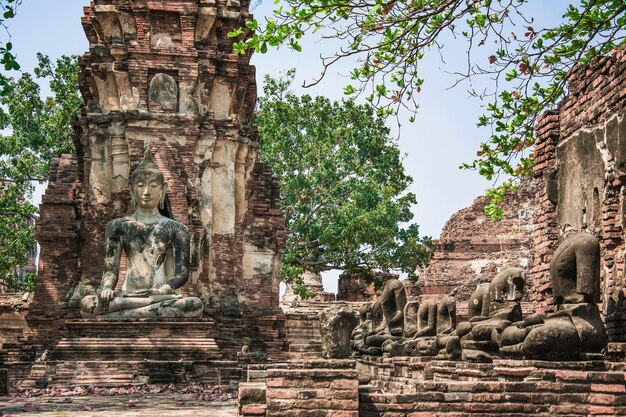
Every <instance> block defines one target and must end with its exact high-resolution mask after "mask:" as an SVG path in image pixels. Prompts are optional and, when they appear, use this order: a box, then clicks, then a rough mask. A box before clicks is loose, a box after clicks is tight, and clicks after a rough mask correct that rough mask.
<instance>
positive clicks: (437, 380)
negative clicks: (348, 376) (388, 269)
mask: <svg viewBox="0 0 626 417" xmlns="http://www.w3.org/2000/svg"><path fill="white" fill-rule="evenodd" d="M357 368H358V370H359V378H360V379H361V380H362V381H363V382H365V381H368V380H369V382H368V383H367V384H366V385H361V386H360V388H359V415H360V416H362V417H374V416H376V417H378V416H394V417H402V416H407V417H443V416H445V417H453V416H454V417H457V416H496V415H503V414H506V415H507V416H508V417H518V416H519V417H522V416H525V417H527V416H529V415H532V416H544V417H547V416H554V415H566V416H571V417H574V416H581V417H582V416H589V415H603V416H624V415H626V385H625V368H626V364H624V363H617V362H605V361H586V362H546V361H524V360H495V361H494V363H491V364H476V363H468V362H451V361H428V360H424V359H421V358H385V359H383V358H364V360H363V361H360V363H359V365H358V366H357Z"/></svg>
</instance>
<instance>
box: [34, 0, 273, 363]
mask: <svg viewBox="0 0 626 417" xmlns="http://www.w3.org/2000/svg"><path fill="white" fill-rule="evenodd" d="M248 6H249V3H248V2H247V1H244V2H239V1H236V0H228V1H226V0H223V1H222V0H220V1H217V2H215V1H205V0H176V1H174V0H171V1H151V0H140V1H130V0H99V1H95V2H94V1H92V2H91V5H90V6H88V7H86V8H85V16H84V17H83V19H82V23H83V26H84V28H85V33H86V35H87V38H88V39H89V43H90V49H89V52H87V53H86V54H85V55H83V56H82V57H81V58H80V61H79V63H80V66H81V69H82V72H81V75H80V79H79V81H80V90H81V93H82V95H83V98H84V100H85V103H86V105H85V106H84V107H83V108H82V110H81V112H80V115H79V118H78V121H77V123H76V124H75V130H76V135H75V137H74V142H75V145H76V149H77V157H76V159H74V160H72V161H73V162H72V164H73V165H72V168H71V170H69V168H68V169H65V170H64V171H59V172H67V173H66V174H63V175H65V177H61V176H59V175H56V177H55V176H53V178H52V179H51V181H50V186H49V191H48V192H47V195H48V194H49V193H52V194H51V195H54V196H56V195H60V194H63V196H64V198H65V200H63V201H62V202H61V201H60V202H54V203H52V202H50V201H49V200H50V198H52V197H50V198H48V200H46V197H44V204H43V206H42V210H41V213H42V221H41V224H40V227H39V234H38V237H39V241H40V243H41V242H42V240H43V243H42V250H43V253H42V258H41V268H42V269H41V271H42V272H41V273H40V281H39V283H38V286H37V290H36V292H35V301H34V302H33V310H32V311H31V313H30V315H29V316H30V318H31V320H35V321H37V320H38V321H40V322H41V321H42V320H44V318H45V319H48V318H49V319H50V320H58V319H62V318H72V317H75V315H76V311H77V306H78V303H79V302H80V300H81V298H82V297H83V296H84V295H85V294H89V293H91V292H93V291H94V290H95V289H96V288H97V287H98V286H99V284H100V280H101V277H102V272H103V261H104V257H103V238H104V230H105V225H106V224H107V222H108V221H110V220H111V219H113V218H117V217H123V216H127V215H129V214H131V213H132V211H133V206H132V204H131V199H130V195H129V189H128V182H129V174H130V172H132V171H133V169H134V168H135V167H136V165H137V164H138V163H139V161H140V160H141V159H142V158H143V155H144V153H145V152H146V151H149V152H150V153H151V154H152V155H153V157H154V160H155V162H156V164H157V165H158V166H159V168H160V169H161V171H162V172H164V173H165V175H164V176H165V182H166V183H167V187H168V193H167V196H166V202H165V208H164V209H163V211H162V214H163V215H166V216H168V217H171V218H173V219H174V220H176V221H178V222H181V223H183V224H184V225H186V226H187V228H188V229H189V232H190V235H191V274H190V279H189V281H188V283H187V284H186V285H185V286H184V287H183V288H182V293H183V294H184V295H193V296H197V297H199V298H200V299H201V300H202V301H203V302H204V303H205V311H204V316H205V318H207V317H208V318H213V319H214V320H215V322H216V323H217V329H218V330H217V331H218V332H219V334H217V335H215V337H216V340H217V341H218V344H220V346H224V348H225V353H227V354H228V355H234V353H235V352H236V351H237V350H240V349H241V346H242V345H243V340H244V337H246V336H249V337H251V338H254V340H255V341H256V342H255V344H254V346H250V348H251V349H256V350H258V351H264V352H268V353H271V354H272V355H275V354H278V353H279V352H281V351H282V349H283V341H282V338H284V334H283V333H284V331H283V323H284V317H283V316H282V315H281V314H282V313H281V312H280V310H279V308H278V271H279V270H280V258H281V255H282V251H283V247H284V239H285V234H284V219H283V216H282V213H281V211H280V208H279V206H278V201H279V189H278V185H277V183H276V182H275V181H274V180H273V179H272V174H271V171H270V170H269V168H267V167H266V166H263V165H262V164H260V163H258V162H257V153H258V141H257V133H256V131H255V130H254V129H252V128H250V127H249V126H248V123H249V121H250V117H251V114H252V111H253V109H254V106H255V101H256V81H255V70H254V67H253V66H251V65H250V64H249V60H250V54H246V55H236V54H233V53H232V43H233V42H234V41H236V40H237V39H232V38H229V37H227V36H226V33H228V32H229V31H231V30H232V29H234V28H235V27H239V26H242V25H243V24H244V22H245V20H246V19H249V18H250V15H249V13H248ZM249 35H250V34H249V33H246V34H244V35H242V36H244V37H245V36H249ZM63 161H64V160H62V164H63V163H65V164H68V163H69V162H63ZM70 171H71V172H70ZM70 174H71V175H70ZM70 177H71V178H70ZM66 178H70V179H71V181H70V180H69V179H66ZM67 181H70V183H71V187H69V188H68V187H66V186H65V182H67ZM60 187H61V188H62V187H65V188H67V190H66V191H67V192H65V191H60ZM65 188H64V189H65ZM54 198H57V199H58V198H60V197H54ZM52 204H55V205H54V207H53V206H52ZM46 239H48V240H50V241H55V242H56V246H54V245H53V244H52V243H51V244H47V243H46ZM60 241H62V242H63V243H62V244H60ZM124 265H125V262H124V259H122V273H121V274H120V275H121V277H123V275H124V274H123V269H124ZM122 285H123V279H120V280H119V282H118V286H119V287H121V286H122ZM62 306H65V307H66V310H62ZM48 330H49V331H50V332H51V333H56V335H51V337H43V336H44V335H43V334H42V332H43V331H44V330H43V328H42V327H41V326H40V327H39V330H38V332H39V334H38V335H37V337H36V339H37V340H38V343H39V344H41V345H45V344H47V343H48V342H50V341H52V340H53V339H54V340H58V338H59V327H58V326H50V327H49V328H48V329H47V330H46V331H48Z"/></svg>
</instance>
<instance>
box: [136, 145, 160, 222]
mask: <svg viewBox="0 0 626 417" xmlns="http://www.w3.org/2000/svg"><path fill="white" fill-rule="evenodd" d="M166 193H167V184H166V183H165V180H164V178H163V173H162V172H161V171H160V170H159V167H158V166H157V165H156V164H155V163H154V160H153V159H152V157H151V156H150V154H149V153H146V157H145V158H144V159H143V161H141V163H140V164H139V165H138V166H137V168H136V169H135V171H133V174H132V175H131V178H130V194H131V198H132V201H133V203H134V204H136V205H137V206H138V207H139V208H141V209H145V210H152V209H155V208H156V207H157V206H158V207H160V208H163V205H164V202H165V194H166Z"/></svg>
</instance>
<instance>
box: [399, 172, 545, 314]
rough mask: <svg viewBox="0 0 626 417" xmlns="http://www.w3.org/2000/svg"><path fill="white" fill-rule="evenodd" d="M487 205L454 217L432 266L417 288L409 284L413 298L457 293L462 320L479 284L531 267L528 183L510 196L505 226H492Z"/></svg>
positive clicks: (474, 205) (483, 202)
mask: <svg viewBox="0 0 626 417" xmlns="http://www.w3.org/2000/svg"><path fill="white" fill-rule="evenodd" d="M486 204H488V202H487V199H486V198H485V197H478V198H477V199H476V200H474V202H473V203H472V205H471V206H469V207H467V208H464V209H462V210H460V211H458V212H457V213H455V214H454V215H452V217H451V218H450V220H448V222H447V223H446V225H445V226H444V228H443V231H442V233H441V237H440V238H439V239H438V240H437V241H436V245H437V246H436V250H435V255H434V257H433V259H432V260H431V261H430V265H429V266H428V267H427V268H426V269H425V270H424V271H422V272H421V273H420V274H419V280H418V282H417V283H416V284H414V285H407V292H408V293H409V294H410V295H409V297H410V298H419V299H420V300H428V299H430V300H435V301H438V300H439V299H440V298H441V297H442V296H443V295H445V294H454V297H455V298H456V300H457V315H458V316H459V319H463V318H465V317H466V316H467V300H468V299H469V298H470V295H471V294H472V292H473V291H474V290H475V289H476V286H477V285H478V284H480V283H488V282H490V281H491V279H492V278H493V277H494V276H495V275H496V274H497V273H498V272H499V270H500V269H501V268H502V267H505V266H516V267H520V268H525V269H527V268H529V266H530V265H531V263H532V235H531V233H532V227H533V219H534V214H533V202H532V193H531V190H530V187H529V184H528V183H525V184H524V185H523V186H522V187H521V188H520V191H519V192H517V193H515V194H509V195H507V197H506V199H505V201H504V202H503V203H502V210H503V216H504V217H503V219H502V220H501V221H498V222H494V221H493V220H491V219H490V218H489V216H487V215H486V214H485V211H484V208H485V205H486ZM528 291H529V292H530V287H529V288H528Z"/></svg>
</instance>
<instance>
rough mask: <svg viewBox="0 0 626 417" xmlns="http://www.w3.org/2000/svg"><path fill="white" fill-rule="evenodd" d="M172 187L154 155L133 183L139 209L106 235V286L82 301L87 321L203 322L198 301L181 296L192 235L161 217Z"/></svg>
mask: <svg viewBox="0 0 626 417" xmlns="http://www.w3.org/2000/svg"><path fill="white" fill-rule="evenodd" d="M166 192H167V185H166V184H165V181H164V178H163V173H162V172H161V171H160V170H159V168H158V167H157V165H156V164H155V163H154V161H153V159H152V157H151V156H150V154H149V153H146V156H145V158H144V160H143V161H141V163H140V164H139V165H138V166H137V168H136V169H135V171H134V172H133V173H132V175H131V179H130V194H131V198H132V200H133V202H134V203H135V204H136V210H135V213H133V214H132V215H131V216H129V217H123V218H118V219H114V220H111V221H110V222H109V223H108V224H107V226H106V232H105V244H104V246H105V260H104V275H103V277H102V283H101V285H100V288H99V289H98V291H97V292H96V294H95V295H88V296H86V297H84V298H83V299H82V300H81V315H82V316H83V317H94V316H98V317H103V318H176V317H200V316H201V315H202V309H203V304H202V302H201V301H200V299H198V298H196V297H183V296H182V295H180V294H177V293H176V290H177V289H179V288H180V287H182V286H183V285H184V284H185V282H187V279H188V277H189V232H188V231H187V227H186V226H185V225H183V224H182V223H179V222H177V221H174V220H172V219H170V218H168V217H165V216H163V215H161V214H160V212H159V206H160V207H163V204H164V201H165V194H166ZM122 250H123V251H124V253H125V254H126V257H127V269H126V277H125V280H124V284H123V286H122V289H121V290H119V291H115V287H116V286H117V282H118V279H119V273H120V259H121V255H122Z"/></svg>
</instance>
